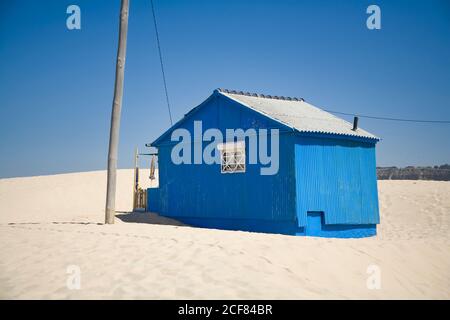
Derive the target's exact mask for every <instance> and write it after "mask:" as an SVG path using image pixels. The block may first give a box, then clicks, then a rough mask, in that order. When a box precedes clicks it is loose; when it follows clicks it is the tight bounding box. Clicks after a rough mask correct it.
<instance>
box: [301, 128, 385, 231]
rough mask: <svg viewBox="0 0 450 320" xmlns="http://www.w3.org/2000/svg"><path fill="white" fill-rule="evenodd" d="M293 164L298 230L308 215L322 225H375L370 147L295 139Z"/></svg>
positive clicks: (372, 149) (374, 182) (375, 194)
mask: <svg viewBox="0 0 450 320" xmlns="http://www.w3.org/2000/svg"><path fill="white" fill-rule="evenodd" d="M295 162H296V190H297V217H298V224H299V226H305V225H306V223H307V212H308V211H321V212H324V216H325V223H326V224H377V223H379V212H378V192H377V180H376V165H375V145H374V144H371V143H364V142H357V141H350V140H338V139H327V138H326V137H323V138H313V137H302V136H299V137H297V139H296V144H295Z"/></svg>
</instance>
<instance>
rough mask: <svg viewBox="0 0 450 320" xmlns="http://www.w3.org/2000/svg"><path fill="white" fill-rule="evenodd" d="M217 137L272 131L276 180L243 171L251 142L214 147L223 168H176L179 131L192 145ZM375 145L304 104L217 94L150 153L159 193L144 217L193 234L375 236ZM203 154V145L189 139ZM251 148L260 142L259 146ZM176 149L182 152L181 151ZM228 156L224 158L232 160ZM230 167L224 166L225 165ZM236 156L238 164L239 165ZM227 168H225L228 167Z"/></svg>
mask: <svg viewBox="0 0 450 320" xmlns="http://www.w3.org/2000/svg"><path fill="white" fill-rule="evenodd" d="M200 121H201V124H202V126H201V130H202V132H206V130H208V129H211V128H217V129H218V130H219V131H221V132H223V135H224V137H225V135H226V133H225V131H226V129H228V128H241V129H243V130H247V129H255V130H261V129H267V130H266V131H268V132H269V134H268V135H269V138H268V140H269V142H270V143H272V144H273V142H271V141H272V140H271V138H272V137H270V135H273V132H274V131H273V130H274V129H277V130H278V133H277V134H278V136H279V139H278V141H279V142H278V149H279V150H278V151H279V163H278V170H277V172H276V174H267V175H264V174H261V172H262V171H261V169H262V168H263V167H267V165H265V164H263V163H254V164H250V163H249V156H251V155H250V154H249V150H248V149H249V146H250V139H251V137H250V136H248V135H247V136H244V137H243V139H242V140H241V141H239V139H236V141H235V145H234V146H233V148H229V145H230V144H229V143H223V144H221V143H217V145H216V148H215V150H214V152H217V153H220V163H214V164H206V163H199V161H197V162H196V161H193V162H196V163H193V164H186V163H181V164H177V163H174V161H173V159H172V156H173V154H172V152H173V148H174V147H175V145H177V143H178V142H179V140H177V141H173V133H174V132H175V130H176V129H184V131H185V132H189V133H190V134H191V135H192V136H195V133H196V132H195V131H196V130H197V131H198V130H199V128H198V125H197V126H196V123H199V122H200ZM378 140H379V139H378V138H377V137H376V136H374V135H372V134H370V133H369V132H367V131H364V130H363V129H361V128H358V127H357V124H355V123H353V124H352V123H349V122H347V121H345V120H343V119H340V118H338V117H336V116H334V115H332V114H330V113H328V112H325V111H323V110H321V109H319V108H317V107H314V106H313V105H311V104H309V103H307V102H305V101H304V100H303V99H301V98H290V97H280V96H270V95H262V94H254V93H244V92H240V91H239V92H238V91H231V90H224V89H217V90H215V91H214V92H213V94H212V95H211V96H209V97H208V98H207V99H206V100H205V101H204V102H203V103H201V104H200V105H199V106H197V107H195V108H194V109H192V110H191V111H189V112H188V113H187V114H186V115H185V116H184V118H182V119H181V120H180V121H178V122H177V123H176V124H174V125H173V126H172V127H171V128H170V129H168V130H167V131H166V132H165V133H163V134H162V135H161V136H160V137H159V138H157V139H156V140H155V141H154V142H152V143H151V144H150V145H151V146H153V147H156V148H157V149H158V167H159V187H158V188H150V189H148V206H147V208H148V209H149V211H152V212H156V213H159V214H160V215H162V216H166V217H170V218H174V219H177V220H180V221H182V222H184V223H186V224H189V225H192V226H198V227H206V228H217V229H229V230H244V231H254V232H268V233H281V234H289V235H309V236H322V237H342V238H348V237H367V236H373V235H375V234H376V225H377V224H378V223H379V222H380V218H379V210H378V193H377V178H376V165H375V145H376V143H377V142H378ZM191 141H192V143H190V145H189V148H190V150H194V149H195V148H196V144H200V145H201V146H202V147H205V142H204V141H198V140H197V141H195V140H191ZM258 143H261V142H260V141H259V142H258ZM178 147H179V146H178ZM230 150H231V151H230ZM230 157H231V158H232V160H231V161H230V160H229V158H230ZM238 157H240V158H238ZM227 161H228V164H230V163H231V165H232V167H233V168H232V169H233V170H234V171H233V170H230V168H229V167H227Z"/></svg>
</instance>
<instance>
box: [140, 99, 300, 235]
mask: <svg viewBox="0 0 450 320" xmlns="http://www.w3.org/2000/svg"><path fill="white" fill-rule="evenodd" d="M208 104H209V105H208V106H205V107H203V108H202V110H199V111H198V112H196V113H195V115H192V116H191V119H190V120H189V121H186V122H185V123H183V124H182V125H181V126H180V127H182V128H185V129H187V130H188V131H190V132H191V135H193V131H194V120H201V121H202V124H203V131H204V130H206V129H208V128H214V127H215V128H219V129H220V130H221V131H222V132H223V135H224V138H225V129H227V128H229V129H234V128H243V129H244V130H245V129H247V128H249V127H257V128H258V127H259V128H279V129H280V137H279V143H280V164H279V171H278V173H277V174H276V175H271V176H264V175H261V174H260V168H261V165H260V164H249V163H248V157H249V155H248V139H246V140H247V141H246V145H247V148H246V153H247V154H246V158H247V164H246V172H245V173H234V174H222V173H221V172H220V164H213V165H207V164H180V165H175V164H174V163H173V162H172V161H171V155H170V154H171V150H172V147H173V146H174V144H175V143H174V142H171V141H170V140H169V139H170V135H169V136H168V137H167V138H166V139H165V140H163V141H161V142H160V143H159V146H158V158H159V159H158V163H159V170H160V171H159V185H160V188H156V189H154V188H152V189H149V197H148V202H149V203H148V206H149V210H151V211H155V212H158V213H160V214H162V215H164V216H168V217H173V218H176V219H180V220H182V221H183V219H184V220H185V221H186V219H195V218H205V220H204V222H205V223H208V221H209V220H208V219H206V218H210V219H211V218H216V219H235V220H240V221H241V222H242V225H244V224H245V223H244V221H245V220H248V219H254V220H267V221H289V223H290V224H291V225H292V226H293V227H295V226H296V224H295V215H296V208H295V196H296V194H295V164H294V147H293V146H294V143H293V142H294V140H293V139H294V135H293V132H292V131H289V132H288V131H287V130H286V128H285V127H283V126H282V125H280V124H278V123H276V122H274V121H272V120H270V119H267V118H265V117H263V116H261V115H260V114H258V113H256V112H253V111H252V110H249V109H248V108H245V107H242V106H241V105H239V104H238V103H233V102H232V101H231V100H228V99H225V98H215V99H211V100H210V101H209V102H208ZM197 143H199V142H197ZM208 143H209V142H208ZM208 143H204V146H206V144H208ZM269 150H270V149H269ZM191 151H192V154H193V148H192V149H191ZM237 224H238V223H237ZM295 228H296V227H295Z"/></svg>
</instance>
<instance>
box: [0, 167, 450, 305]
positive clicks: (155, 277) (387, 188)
mask: <svg viewBox="0 0 450 320" xmlns="http://www.w3.org/2000/svg"><path fill="white" fill-rule="evenodd" d="M141 174H142V180H144V182H145V181H146V182H147V185H149V180H148V179H146V177H147V176H148V171H147V172H146V171H145V170H144V171H141ZM132 176H133V171H132V170H119V172H118V189H117V202H116V203H117V205H116V207H117V211H118V214H117V218H116V223H115V224H114V225H103V224H102V223H103V220H104V203H105V189H106V188H105V186H106V172H105V171H93V172H82V173H70V174H60V175H51V176H36V177H26V178H11V179H0V229H1V231H0V298H2V299H80V298H81V299H99V298H100V299H102V298H112V299H317V298H319V299H320V298H324V299H410V298H414V299H435V298H436V299H449V298H450V236H449V235H450V232H449V227H450V196H449V195H450V182H435V181H379V182H378V186H379V201H380V211H381V212H380V213H381V225H380V226H379V229H378V235H377V236H376V237H373V238H366V239H325V238H310V237H294V236H285V235H276V234H261V233H259V234H258V233H249V232H238V231H222V230H209V229H199V228H192V227H188V226H183V225H181V224H179V223H177V222H176V221H173V220H170V219H164V218H161V217H158V216H156V215H155V214H151V213H130V211H131V207H132V201H131V200H132V199H131V185H132V180H133V179H132ZM73 266H75V268H78V269H79V272H80V273H79V276H80V277H79V279H80V282H79V283H80V287H79V289H76V288H69V287H70V286H69V287H68V285H67V283H68V279H69V278H70V276H71V270H73ZM373 268H375V269H377V270H379V280H380V288H369V287H370V285H369V287H368V279H370V277H371V274H369V273H368V270H369V272H371V271H370V270H374V269H373Z"/></svg>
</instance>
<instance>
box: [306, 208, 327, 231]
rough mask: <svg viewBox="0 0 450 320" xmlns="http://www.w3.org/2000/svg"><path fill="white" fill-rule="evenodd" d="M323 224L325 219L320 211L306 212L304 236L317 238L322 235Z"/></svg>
mask: <svg viewBox="0 0 450 320" xmlns="http://www.w3.org/2000/svg"><path fill="white" fill-rule="evenodd" d="M324 224H325V218H324V215H323V212H322V211H308V213H307V218H306V230H305V231H306V235H308V236H319V235H320V234H321V233H322V227H323V226H324Z"/></svg>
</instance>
